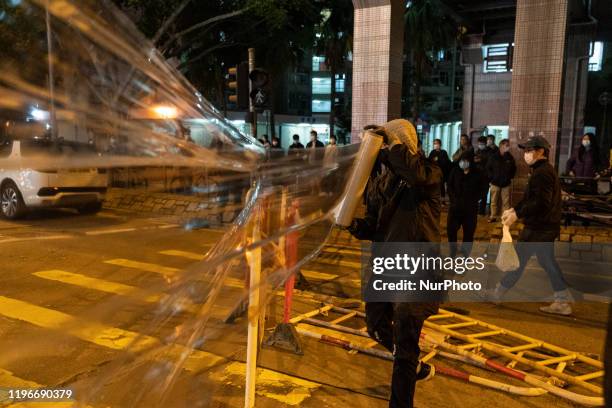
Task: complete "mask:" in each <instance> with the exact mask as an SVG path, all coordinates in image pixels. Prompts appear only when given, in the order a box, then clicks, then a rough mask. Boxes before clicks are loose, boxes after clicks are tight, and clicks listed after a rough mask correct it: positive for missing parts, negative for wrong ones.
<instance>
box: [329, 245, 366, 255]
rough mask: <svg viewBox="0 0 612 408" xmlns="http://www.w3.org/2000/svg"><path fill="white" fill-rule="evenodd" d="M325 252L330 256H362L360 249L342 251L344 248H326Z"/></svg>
mask: <svg viewBox="0 0 612 408" xmlns="http://www.w3.org/2000/svg"><path fill="white" fill-rule="evenodd" d="M323 252H325V253H328V254H344V255H357V256H361V250H359V249H342V247H339V246H338V247H336V246H333V247H324V248H323Z"/></svg>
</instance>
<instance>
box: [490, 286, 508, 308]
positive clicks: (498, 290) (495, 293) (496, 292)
mask: <svg viewBox="0 0 612 408" xmlns="http://www.w3.org/2000/svg"><path fill="white" fill-rule="evenodd" d="M507 291H508V289H507V288H505V287H503V286H502V285H501V284H499V283H498V284H497V286H495V288H492V289H487V291H486V301H487V302H490V303H493V304H494V305H496V306H499V304H500V303H501V302H502V301H501V299H502V297H503V296H504V294H505V293H506V292H507Z"/></svg>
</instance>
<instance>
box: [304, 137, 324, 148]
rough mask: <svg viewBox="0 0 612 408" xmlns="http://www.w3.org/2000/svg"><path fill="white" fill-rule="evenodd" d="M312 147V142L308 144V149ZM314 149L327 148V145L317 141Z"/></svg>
mask: <svg viewBox="0 0 612 408" xmlns="http://www.w3.org/2000/svg"><path fill="white" fill-rule="evenodd" d="M311 147H313V146H312V142H308V143H306V148H307V149H309V148H311ZM314 147H325V145H324V144H323V142H321V141H320V140H319V139H317V140H315V143H314Z"/></svg>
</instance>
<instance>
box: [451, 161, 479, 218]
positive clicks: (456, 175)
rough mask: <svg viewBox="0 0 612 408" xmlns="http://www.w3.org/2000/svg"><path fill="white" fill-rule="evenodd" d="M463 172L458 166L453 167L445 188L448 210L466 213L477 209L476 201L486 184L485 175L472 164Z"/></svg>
mask: <svg viewBox="0 0 612 408" xmlns="http://www.w3.org/2000/svg"><path fill="white" fill-rule="evenodd" d="M471 165H472V166H473V167H472V168H470V171H469V172H468V173H467V174H465V173H464V172H463V170H462V169H460V168H459V167H453V169H452V170H451V173H450V176H449V177H448V182H447V183H446V188H447V191H448V197H449V199H450V208H449V211H452V212H455V213H468V212H477V211H478V201H480V199H481V198H482V195H483V193H484V192H485V191H486V189H487V187H488V185H487V183H486V176H485V175H484V174H483V173H482V172H481V171H480V170H479V169H478V168H476V167H475V166H474V164H473V163H472V164H471Z"/></svg>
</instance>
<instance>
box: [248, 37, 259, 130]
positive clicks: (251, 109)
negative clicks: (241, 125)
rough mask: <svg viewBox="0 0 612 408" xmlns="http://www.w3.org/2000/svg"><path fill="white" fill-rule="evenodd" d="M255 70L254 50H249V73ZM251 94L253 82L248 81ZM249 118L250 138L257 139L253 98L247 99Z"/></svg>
mask: <svg viewBox="0 0 612 408" xmlns="http://www.w3.org/2000/svg"><path fill="white" fill-rule="evenodd" d="M254 70H255V48H249V72H253V71H254ZM251 92H253V81H249V95H250V94H251ZM249 116H250V119H251V136H253V137H254V138H257V112H255V104H254V103H253V98H249Z"/></svg>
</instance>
